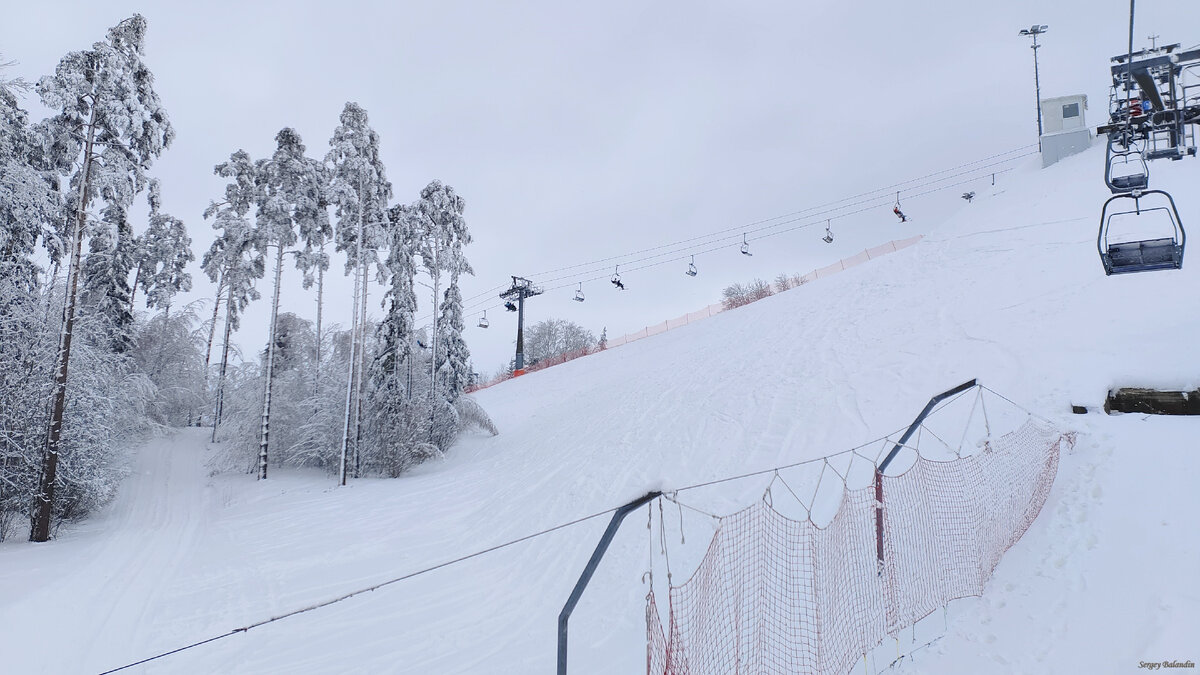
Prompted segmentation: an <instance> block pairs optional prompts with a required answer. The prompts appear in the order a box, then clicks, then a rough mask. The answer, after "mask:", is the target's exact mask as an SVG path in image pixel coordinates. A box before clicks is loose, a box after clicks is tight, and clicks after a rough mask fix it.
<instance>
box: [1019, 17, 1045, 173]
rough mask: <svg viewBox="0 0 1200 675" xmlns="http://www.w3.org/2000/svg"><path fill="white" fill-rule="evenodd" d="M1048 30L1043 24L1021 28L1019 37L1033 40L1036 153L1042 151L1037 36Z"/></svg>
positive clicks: (1040, 86)
mask: <svg viewBox="0 0 1200 675" xmlns="http://www.w3.org/2000/svg"><path fill="white" fill-rule="evenodd" d="M1048 28H1050V27H1049V26H1047V25H1044V24H1040V25H1039V24H1034V25H1032V26H1030V27H1029V28H1022V29H1021V33H1020V34H1021V35H1024V36H1026V37H1031V38H1033V86H1034V91H1035V93H1036V95H1037V101H1036V103H1037V123H1038V152H1041V151H1042V84H1041V80H1040V78H1039V77H1038V57H1037V50H1038V48H1039V47H1041V45H1039V44H1038V41H1037V36H1039V35H1041V34H1042V33H1045V32H1046V29H1048Z"/></svg>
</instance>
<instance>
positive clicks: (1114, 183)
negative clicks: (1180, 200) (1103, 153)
mask: <svg viewBox="0 0 1200 675" xmlns="http://www.w3.org/2000/svg"><path fill="white" fill-rule="evenodd" d="M1104 182H1105V183H1106V184H1107V185H1108V189H1109V190H1111V191H1112V193H1113V194H1115V195H1119V194H1125V193H1127V192H1133V191H1135V190H1138V191H1145V190H1146V188H1147V187H1148V186H1149V185H1150V170H1149V168H1148V167H1147V166H1146V159H1145V157H1144V156H1143V155H1142V152H1141V151H1140V150H1137V149H1136V148H1134V147H1127V148H1125V149H1124V150H1121V149H1119V148H1114V147H1113V143H1112V142H1111V141H1110V142H1109V144H1108V151H1107V157H1106V158H1105V164H1104Z"/></svg>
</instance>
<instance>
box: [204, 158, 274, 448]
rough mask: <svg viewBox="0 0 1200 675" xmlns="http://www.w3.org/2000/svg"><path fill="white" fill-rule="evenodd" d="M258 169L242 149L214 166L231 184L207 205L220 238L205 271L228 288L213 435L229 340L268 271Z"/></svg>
mask: <svg viewBox="0 0 1200 675" xmlns="http://www.w3.org/2000/svg"><path fill="white" fill-rule="evenodd" d="M257 172H258V169H257V167H256V165H255V163H254V161H253V160H251V159H250V155H248V154H247V153H246V151H245V150H238V151H237V152H234V153H233V154H231V155H230V156H229V161H228V162H222V163H221V164H218V165H216V166H215V167H214V168H213V173H214V174H216V175H218V176H221V177H223V178H229V179H231V180H230V182H229V183H228V184H226V186H225V199H224V200H222V201H220V202H213V203H212V204H210V205H209V207H208V208H207V209H205V210H204V217H205V218H213V229H215V230H217V231H218V234H217V238H216V239H215V240H214V241H213V243H212V246H211V247H209V250H208V252H207V253H205V254H204V259H203V261H202V263H201V266H202V268H203V269H204V273H205V274H206V275H207V276H208V278H209V279H210V280H212V281H213V282H214V283H218V285H221V286H223V287H224V289H225V331H224V332H225V336H224V339H223V340H222V344H221V365H220V369H219V371H218V372H219V375H218V378H217V390H216V392H215V395H214V401H213V441H214V442H215V441H216V440H217V428H218V427H219V426H220V424H221V414H222V408H223V404H224V394H225V378H226V374H227V372H228V369H229V340H230V336H231V335H232V333H233V331H235V330H237V328H238V323H239V320H240V317H241V313H242V311H243V310H244V309H245V308H246V306H247V305H248V304H250V301H251V300H257V299H258V298H259V294H258V291H257V290H256V289H255V287H254V285H255V282H256V281H257V280H258V279H261V278H262V277H263V274H264V273H265V269H266V265H265V259H264V256H263V251H264V249H265V248H266V246H265V244H264V242H263V241H262V234H263V233H262V231H260V230H259V229H258V228H255V227H253V226H252V225H251V222H250V219H249V214H250V209H251V207H253V206H254V204H255V203H256V201H257V200H258V191H259V188H258V181H257Z"/></svg>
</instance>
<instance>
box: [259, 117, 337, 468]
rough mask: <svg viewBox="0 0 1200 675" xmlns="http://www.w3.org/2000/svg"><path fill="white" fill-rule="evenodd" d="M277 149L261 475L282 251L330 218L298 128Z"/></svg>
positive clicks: (271, 179) (268, 183) (267, 195)
mask: <svg viewBox="0 0 1200 675" xmlns="http://www.w3.org/2000/svg"><path fill="white" fill-rule="evenodd" d="M275 142H276V149H275V154H274V155H273V156H272V157H271V159H269V160H266V161H264V162H262V163H261V165H260V168H259V183H260V185H261V190H260V192H259V195H258V199H259V201H258V220H257V225H258V227H257V229H258V230H259V231H260V232H261V233H262V242H263V243H264V244H265V245H267V246H274V247H275V284H274V292H273V294H272V299H271V323H270V327H269V331H268V335H269V338H268V340H269V341H268V343H267V363H266V369H265V373H264V379H265V383H264V384H263V390H264V391H263V412H262V428H261V431H260V433H259V453H258V477H259V479H260V480H261V479H265V478H266V477H267V459H268V454H267V452H268V446H269V442H270V423H271V380H272V376H273V374H274V365H275V351H276V350H275V345H276V339H277V337H276V330H277V327H278V318H279V290H280V282H281V277H282V273H283V254H284V251H285V250H286V249H287V248H288V247H290V246H292V245H293V244H295V243H296V238H297V230H298V229H305V228H319V227H320V223H321V222H322V221H323V220H324V219H326V218H328V216H327V215H325V209H324V202H323V200H322V194H323V192H324V177H323V175H322V174H321V172H320V171H318V170H317V168H316V164H315V163H314V162H312V161H311V160H309V159H308V158H307V157H305V156H304V144H303V143H302V142H301V140H300V134H298V133H296V130H295V129H292V128H289V127H285V128H284V129H282V130H281V131H280V132H279V133H278V134H276V135H275Z"/></svg>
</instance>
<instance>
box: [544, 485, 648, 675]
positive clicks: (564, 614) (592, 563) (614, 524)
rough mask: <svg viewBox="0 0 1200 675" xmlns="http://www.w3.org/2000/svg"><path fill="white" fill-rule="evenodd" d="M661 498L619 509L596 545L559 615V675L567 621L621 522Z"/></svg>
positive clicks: (645, 498) (563, 660) (645, 499)
mask: <svg viewBox="0 0 1200 675" xmlns="http://www.w3.org/2000/svg"><path fill="white" fill-rule="evenodd" d="M660 496H662V493H661V492H648V493H646V494H645V495H643V496H641V497H638V498H637V499H635V500H633V501H631V502H629V503H628V504H626V505H625V506H622V507H621V508H619V509H617V511H616V513H614V514H613V517H612V520H610V521H609V522H608V528H607V529H605V530H604V534H603V535H602V536H601V537H600V543H598V544H596V550H595V551H593V552H592V557H591V558H590V559H589V560H588V563H587V566H586V567H584V568H583V574H581V575H579V581H577V582H575V588H574V590H572V591H571V597H569V598H567V604H565V605H563V608H562V611H561V612H559V613H558V675H567V619H569V618H571V612H572V611H574V610H575V605H576V604H577V603H578V602H579V598H580V597H581V596H582V595H583V589H585V588H587V585H588V582H589V581H591V580H592V575H593V574H595V572H596V567H597V566H598V565H599V564H600V559H601V558H603V557H604V552H605V551H607V550H608V545H609V544H611V543H612V539H613V537H614V536H615V535H616V534H617V529H618V528H620V527H621V521H622V520H625V516H627V515H629V512H630V511H633V510H634V509H636V508H638V507H639V506H641V505H642V504H645V503H646V502H649V501H650V500H651V499H655V498H657V497H660Z"/></svg>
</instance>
